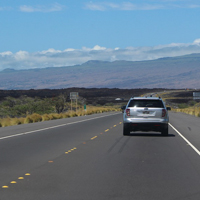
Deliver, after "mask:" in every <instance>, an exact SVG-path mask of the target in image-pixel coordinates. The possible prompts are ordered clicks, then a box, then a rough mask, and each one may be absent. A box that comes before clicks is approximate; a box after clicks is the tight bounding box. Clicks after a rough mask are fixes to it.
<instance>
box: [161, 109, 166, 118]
mask: <svg viewBox="0 0 200 200" xmlns="http://www.w3.org/2000/svg"><path fill="white" fill-rule="evenodd" d="M165 115H166V110H165V109H162V117H165Z"/></svg>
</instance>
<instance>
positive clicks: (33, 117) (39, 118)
mask: <svg viewBox="0 0 200 200" xmlns="http://www.w3.org/2000/svg"><path fill="white" fill-rule="evenodd" d="M41 121H42V116H41V115H39V114H37V113H34V114H32V115H28V116H27V117H26V118H25V120H24V123H25V124H28V123H34V122H41Z"/></svg>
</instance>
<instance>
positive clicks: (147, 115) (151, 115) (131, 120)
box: [123, 97, 171, 135]
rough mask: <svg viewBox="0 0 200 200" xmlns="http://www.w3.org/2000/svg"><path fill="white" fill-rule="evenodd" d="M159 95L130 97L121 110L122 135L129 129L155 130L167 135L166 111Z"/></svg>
mask: <svg viewBox="0 0 200 200" xmlns="http://www.w3.org/2000/svg"><path fill="white" fill-rule="evenodd" d="M170 109H171V108H170V107H167V108H166V107H165V104H164V102H163V101H162V99H161V98H160V97H159V98H158V97H134V98H131V99H130V100H129V102H128V104H127V106H126V107H124V112H123V135H129V134H130V131H155V132H161V133H162V135H168V122H169V116H168V111H167V110H170Z"/></svg>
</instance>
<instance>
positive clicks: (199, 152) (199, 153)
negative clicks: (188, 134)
mask: <svg viewBox="0 0 200 200" xmlns="http://www.w3.org/2000/svg"><path fill="white" fill-rule="evenodd" d="M169 125H170V126H171V127H172V128H173V129H174V130H175V131H176V132H177V133H178V134H179V135H180V136H181V137H182V138H183V139H184V140H185V141H186V142H187V143H188V145H190V146H191V147H192V148H193V149H194V150H195V151H196V153H197V154H198V155H199V156H200V151H199V150H198V149H197V148H196V147H195V146H194V145H193V144H192V143H191V142H189V140H187V139H186V138H185V137H184V136H183V135H182V134H181V133H180V132H179V131H178V130H177V129H176V128H174V127H173V126H172V125H171V124H170V123H169Z"/></svg>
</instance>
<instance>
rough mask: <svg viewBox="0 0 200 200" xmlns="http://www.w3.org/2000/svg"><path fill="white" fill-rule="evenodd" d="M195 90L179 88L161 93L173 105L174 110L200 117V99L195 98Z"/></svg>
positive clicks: (167, 102)
mask: <svg viewBox="0 0 200 200" xmlns="http://www.w3.org/2000/svg"><path fill="white" fill-rule="evenodd" d="M193 92H194V91H193V90H177V91H168V92H165V93H161V94H159V95H160V96H161V97H162V98H163V99H164V100H165V102H166V104H168V105H169V106H171V107H172V111H174V112H183V113H186V114H189V115H194V116H196V117H200V99H197V100H194V99H193ZM195 92H196V90H195Z"/></svg>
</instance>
